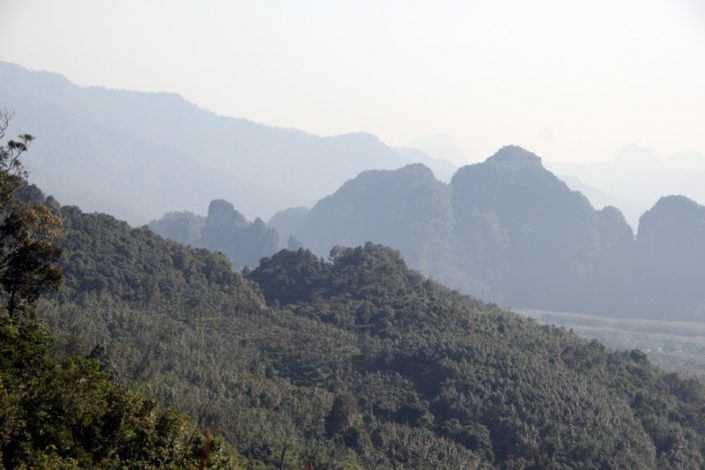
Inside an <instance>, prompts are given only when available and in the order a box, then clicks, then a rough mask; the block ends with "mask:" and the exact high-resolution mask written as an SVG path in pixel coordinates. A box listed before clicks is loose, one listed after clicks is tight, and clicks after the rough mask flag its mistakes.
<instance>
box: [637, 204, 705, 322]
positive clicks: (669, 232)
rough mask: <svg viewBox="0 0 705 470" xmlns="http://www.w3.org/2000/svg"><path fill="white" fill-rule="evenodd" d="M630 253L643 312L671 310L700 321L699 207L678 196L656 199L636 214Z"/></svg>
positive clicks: (704, 226)
mask: <svg viewBox="0 0 705 470" xmlns="http://www.w3.org/2000/svg"><path fill="white" fill-rule="evenodd" d="M635 251H636V256H635V258H636V262H635V264H636V269H635V271H634V279H635V284H636V286H637V287H638V288H639V289H641V292H640V295H639V297H640V298H641V299H642V301H643V302H644V303H646V304H647V305H648V309H647V312H653V311H669V310H670V311H673V310H676V311H677V312H678V313H679V314H680V315H679V316H680V317H681V318H682V319H684V320H698V321H702V320H703V315H704V314H705V207H703V206H701V205H699V204H696V203H695V202H693V201H691V200H690V199H688V198H686V197H684V196H668V197H663V198H661V199H659V201H658V202H657V203H656V205H654V207H653V208H652V209H651V210H649V211H647V212H646V213H644V215H642V216H641V219H640V221H639V234H638V236H637V238H636V243H635ZM635 291H636V289H635ZM684 301H685V302H684Z"/></svg>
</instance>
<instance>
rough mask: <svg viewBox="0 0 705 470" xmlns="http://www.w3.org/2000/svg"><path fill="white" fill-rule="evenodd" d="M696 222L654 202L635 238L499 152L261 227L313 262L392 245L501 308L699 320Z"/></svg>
mask: <svg viewBox="0 0 705 470" xmlns="http://www.w3.org/2000/svg"><path fill="white" fill-rule="evenodd" d="M704 213H705V209H704V208H702V207H701V206H698V205H697V204H695V203H692V202H691V201H688V200H687V199H685V198H683V197H669V198H664V199H663V200H662V201H659V203H658V204H657V205H656V206H655V207H654V209H653V210H652V211H649V212H647V213H646V214H645V215H644V216H643V218H642V221H641V224H640V228H639V233H638V236H637V237H636V239H635V238H634V235H633V232H632V230H631V228H630V226H629V225H628V224H627V223H626V222H625V220H624V217H623V216H622V214H621V213H620V212H619V211H618V210H617V209H615V208H613V207H606V208H604V209H602V210H599V211H598V210H595V209H593V207H592V206H591V205H590V203H589V202H588V200H587V199H586V198H585V197H584V196H583V195H582V194H580V193H579V192H575V191H571V190H570V189H569V188H568V187H567V186H566V185H565V184H564V183H563V182H562V181H560V180H559V179H558V178H557V177H556V176H554V175H553V174H552V173H550V172H549V171H547V170H546V169H545V168H544V167H543V166H542V164H541V160H540V158H539V157H537V156H536V155H534V154H532V153H530V152H528V151H526V150H524V149H522V148H519V147H515V146H508V147H504V148H502V149H500V150H499V151H498V152H497V153H496V154H495V155H493V156H492V157H490V158H488V159H487V160H486V161H485V162H483V163H479V164H475V165H468V166H465V167H463V168H461V169H459V170H458V172H457V173H456V174H455V176H454V177H453V179H452V180H451V182H450V184H449V185H446V184H443V183H441V182H439V181H437V180H436V179H435V178H434V177H433V175H432V173H431V172H430V171H429V170H428V169H425V168H424V167H423V166H422V165H414V166H408V167H405V168H402V169H399V170H395V171H369V172H364V173H362V174H360V175H359V176H358V177H357V178H355V179H353V180H351V181H348V182H347V183H346V184H345V185H343V186H342V187H341V188H340V189H339V190H338V191H336V192H335V193H334V194H332V195H331V196H329V197H326V198H324V199H322V200H321V201H319V202H318V203H317V204H316V205H315V206H314V207H313V208H312V209H311V210H309V211H304V210H297V211H287V212H282V213H281V214H278V215H275V216H274V217H273V218H272V219H271V221H270V225H271V226H273V227H274V228H275V229H277V230H280V231H281V232H283V233H284V236H288V235H289V234H291V235H293V236H294V237H296V238H297V239H298V240H300V241H301V242H302V243H303V245H304V246H305V247H308V248H310V249H312V250H313V251H314V252H315V253H317V254H319V255H324V254H326V253H327V251H328V250H329V249H330V247H331V246H335V245H338V244H343V245H358V244H362V243H365V242H366V241H373V242H377V243H383V244H385V245H389V246H392V247H394V248H397V249H399V250H400V251H401V252H402V254H403V255H404V257H405V258H406V259H407V260H408V262H409V264H410V266H411V267H413V268H415V269H418V270H420V271H421V272H423V273H424V274H426V275H431V276H433V277H434V278H436V279H438V280H440V281H442V282H443V283H445V284H447V285H450V286H452V287H456V288H458V289H460V290H462V291H464V292H468V293H471V294H473V295H475V296H478V297H481V298H484V299H486V300H491V301H494V302H498V303H500V304H502V305H509V306H515V307H523V308H539V309H547V310H559V311H572V312H590V313H594V314H603V315H604V314H608V315H613V316H631V317H642V318H655V319H682V320H690V321H692V320H699V321H704V320H705V307H704V306H705V263H703V262H702V253H705V249H704V248H705V247H704V246H703V244H704V243H705V236H703V229H702V227H703V226H705V215H704Z"/></svg>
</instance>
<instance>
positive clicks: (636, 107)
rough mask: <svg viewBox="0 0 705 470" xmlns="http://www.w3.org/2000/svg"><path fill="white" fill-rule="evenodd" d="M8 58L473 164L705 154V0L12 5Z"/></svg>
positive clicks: (2, 42) (71, 1) (26, 0)
mask: <svg viewBox="0 0 705 470" xmlns="http://www.w3.org/2000/svg"><path fill="white" fill-rule="evenodd" d="M0 60H3V61H8V62H14V63H18V64H20V65H23V66H25V67H27V68H30V69H34V70H47V71H52V72H56V73H60V74H62V75H64V76H66V77H67V78H68V79H69V80H71V81H73V82H74V83H77V84H79V85H83V86H89V85H99V86H105V87H108V88H118V89H131V90H143V91H168V92H175V93H178V94H180V95H182V96H183V97H184V98H185V99H187V100H188V101H191V102H193V103H195V104H197V105H198V106H200V107H202V108H205V109H208V110H211V111H214V112H216V113H218V114H221V115H227V116H236V117H242V118H246V119H251V120H253V121H257V122H262V123H265V124H268V125H275V126H283V127H292V128H298V129H302V130H305V131H308V132H312V133H315V134H320V135H337V134H343V133H347V132H356V131H365V132H370V133H372V134H375V135H377V136H378V137H380V138H381V139H382V140H383V141H384V142H386V143H388V144H390V145H394V146H403V145H407V144H408V143H409V142H411V141H413V140H415V139H417V138H421V137H425V136H429V135H435V134H447V135H449V136H450V137H451V138H452V139H453V141H454V142H455V143H456V144H457V145H458V146H459V147H460V148H461V149H462V150H463V151H464V152H465V154H466V155H467V157H468V161H470V162H473V161H480V160H483V159H484V158H486V157H487V156H489V155H491V154H492V153H494V152H495V151H496V150H497V149H498V148H499V147H501V146H503V145H506V144H518V145H521V146H523V147H526V148H528V149H530V150H531V151H533V152H535V153H537V154H538V155H540V156H542V157H543V158H545V159H546V160H549V161H572V162H594V161H603V160H608V159H611V158H612V157H614V155H615V154H616V153H617V151H618V150H619V149H620V148H621V147H623V146H624V145H627V144H632V143H635V144H638V145H642V146H645V147H650V148H652V149H653V150H654V151H655V152H656V153H657V154H658V155H664V156H665V155H670V154H674V153H679V152H686V151H696V152H699V153H701V154H702V155H705V132H704V130H705V2H703V1H701V0H671V1H665V0H622V1H620V2H614V1H605V0H594V1H591V2H582V1H569V0H537V1H533V2H525V1H520V0H501V1H486V2H477V1H474V2H473V1H471V2H467V1H466V2H461V1H457V2H456V1H435V2H419V1H411V0H406V1H403V0H385V1H383V2H380V1H371V0H358V1H355V2H346V1H332V0H302V1H297V2H284V1H268V2H261V1H260V2H258V1H250V2H244V1H226V0H218V1H216V0H209V1H199V2H187V1H174V0H171V1H166V0H154V1H150V2H144V1H139V0H123V1H120V2H117V1H103V0H100V1H98V0H82V1H79V0H64V1H61V2H56V1H52V0H0ZM456 163H459V162H456Z"/></svg>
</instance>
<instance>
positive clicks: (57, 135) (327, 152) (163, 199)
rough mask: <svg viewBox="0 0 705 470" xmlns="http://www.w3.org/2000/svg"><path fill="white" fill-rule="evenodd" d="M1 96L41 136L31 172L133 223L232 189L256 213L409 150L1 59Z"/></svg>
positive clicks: (233, 197)
mask: <svg viewBox="0 0 705 470" xmlns="http://www.w3.org/2000/svg"><path fill="white" fill-rule="evenodd" d="M0 107H3V108H7V109H9V110H14V112H15V116H14V119H13V122H12V128H11V129H10V131H12V130H16V131H17V132H18V133H19V132H31V133H32V134H33V135H35V136H36V137H37V139H36V141H35V142H34V144H33V148H32V154H31V157H30V158H27V162H26V165H27V167H28V168H29V169H30V171H31V175H30V176H31V180H32V182H34V183H36V184H38V185H39V186H41V187H42V188H44V189H45V190H46V191H48V192H50V193H52V194H54V195H56V197H57V198H59V199H60V200H61V201H63V202H65V203H68V204H77V205H80V206H81V207H82V208H83V209H85V210H88V211H103V212H108V213H110V214H113V215H115V216H118V217H120V218H124V219H126V220H127V221H128V222H130V223H132V224H142V223H145V222H147V221H148V220H151V219H154V218H156V217H159V216H160V215H162V214H164V213H166V212H171V211H175V210H187V211H197V210H198V209H199V208H202V207H205V206H206V205H207V204H208V203H209V201H211V200H213V199H216V198H225V199H227V200H229V201H233V202H234V203H235V204H236V205H237V207H238V208H239V209H240V210H241V211H243V212H244V213H245V214H248V215H249V216H254V215H259V216H262V217H270V216H271V214H273V213H274V212H275V211H276V210H280V209H282V208H284V207H289V206H301V205H311V204H313V203H314V202H315V201H316V200H318V199H320V198H321V197H323V196H325V195H326V194H330V193H331V192H333V191H334V190H335V189H337V188H338V187H339V186H340V185H341V184H343V183H344V182H345V181H346V180H347V179H349V178H352V177H354V176H355V175H357V174H358V173H360V172H361V171H364V170H368V169H390V168H398V167H400V166H402V165H405V164H407V163H410V160H409V158H412V157H413V158H419V161H430V160H429V157H427V156H425V155H423V154H421V152H418V151H417V152H415V153H413V154H408V152H407V153H405V152H402V151H398V150H397V149H394V148H392V147H389V146H387V145H385V144H384V143H382V142H380V140H379V139H378V138H377V137H375V136H373V135H370V134H365V133H354V134H346V135H341V136H336V137H319V136H315V135H312V134H307V133H305V132H302V131H298V130H294V129H285V128H276V127H270V126H265V125H262V124H258V123H255V122H251V121H248V120H245V119H236V118H230V117H223V116H218V115H216V114H214V113H211V112H208V111H206V110H203V109H200V108H198V107H197V106H195V105H193V104H191V103H188V102H187V101H185V100H184V99H183V98H181V97H180V96H178V95H175V94H169V93H143V92H135V91H122V90H108V89H105V88H99V87H79V86H76V85H74V84H72V83H71V82H69V81H68V80H66V79H65V78H64V77H62V76H60V75H57V74H53V73H48V72H34V71H29V70H26V69H24V68H22V67H20V66H18V65H14V64H8V63H3V62H0Z"/></svg>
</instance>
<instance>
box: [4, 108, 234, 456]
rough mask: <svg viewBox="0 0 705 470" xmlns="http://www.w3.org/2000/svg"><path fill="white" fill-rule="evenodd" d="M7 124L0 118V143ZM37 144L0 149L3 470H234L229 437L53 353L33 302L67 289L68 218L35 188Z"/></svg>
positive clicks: (88, 364) (92, 366)
mask: <svg viewBox="0 0 705 470" xmlns="http://www.w3.org/2000/svg"><path fill="white" fill-rule="evenodd" d="M8 122H9V118H8V115H7V114H5V113H0V138H2V137H3V136H4V131H5V130H6V128H7V124H8ZM31 140H32V137H31V136H29V135H22V136H20V138H19V139H18V140H9V141H8V142H7V143H6V144H5V145H2V146H0V241H1V242H2V243H0V300H1V302H0V468H47V469H69V468H115V469H118V468H165V467H171V468H197V467H200V466H202V465H204V464H206V465H208V466H209V468H233V467H234V466H235V464H236V462H235V461H234V460H233V457H231V455H230V453H229V452H227V451H226V450H225V447H224V445H223V441H222V439H220V438H212V437H210V435H205V436H204V435H203V434H201V433H196V432H194V431H193V429H194V428H193V425H191V424H190V423H189V422H188V421H187V420H186V418H185V417H184V416H183V415H181V414H180V413H178V412H176V411H174V410H170V409H164V408H161V407H160V406H158V404H157V401H156V400H155V399H153V398H150V397H148V396H146V395H143V394H139V393H134V392H132V391H130V390H128V389H127V388H126V387H124V386H121V385H118V384H116V383H114V382H113V381H111V380H110V379H109V376H108V374H107V373H106V372H104V371H103V370H102V369H103V368H104V367H105V366H106V365H105V364H101V363H100V362H99V361H97V360H92V359H87V358H81V357H76V356H74V357H68V358H66V359H65V360H63V361H61V362H57V361H55V360H54V359H53V358H52V357H51V356H52V355H51V353H52V337H51V334H50V333H49V330H48V328H47V327H46V324H45V323H44V322H42V321H40V320H38V319H37V318H36V317H35V304H36V302H37V300H38V299H39V296H40V294H42V293H43V292H46V291H50V290H57V289H58V288H59V285H60V283H61V279H62V273H61V270H60V269H59V267H58V266H57V265H56V261H57V260H58V259H59V257H60V256H61V250H60V249H59V247H58V246H57V244H56V237H58V236H59V234H60V232H59V230H58V229H59V226H60V219H59V217H58V216H57V215H56V214H55V213H54V212H52V209H50V208H49V207H48V206H46V205H44V204H43V202H44V201H43V198H40V197H38V196H41V195H40V194H38V191H37V190H36V188H32V187H29V186H27V183H26V180H25V175H26V173H25V171H24V168H23V166H22V163H21V161H20V156H21V154H22V153H23V152H24V151H26V150H27V147H28V145H29V143H30V142H31ZM32 199H34V200H32ZM49 202H50V201H49ZM100 352H101V351H100V350H99V349H96V350H94V351H93V354H92V356H95V357H99V356H100Z"/></svg>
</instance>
